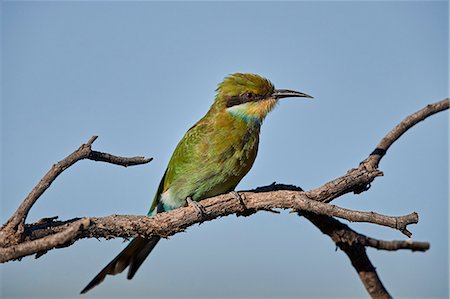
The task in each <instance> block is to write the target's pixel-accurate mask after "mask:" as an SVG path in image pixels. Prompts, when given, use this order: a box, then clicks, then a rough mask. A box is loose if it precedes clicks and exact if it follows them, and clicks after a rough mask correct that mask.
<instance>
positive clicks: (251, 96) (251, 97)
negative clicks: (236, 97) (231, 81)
mask: <svg viewBox="0 0 450 299" xmlns="http://www.w3.org/2000/svg"><path fill="white" fill-rule="evenodd" d="M245 97H246V98H247V99H253V98H254V97H255V95H254V94H253V93H251V92H246V93H245Z"/></svg>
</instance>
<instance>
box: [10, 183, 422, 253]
mask: <svg viewBox="0 0 450 299" xmlns="http://www.w3.org/2000/svg"><path fill="white" fill-rule="evenodd" d="M241 196H243V198H245V203H244V205H243V203H242V202H240V201H239V200H237V199H236V197H235V196H234V195H233V194H224V195H219V196H216V197H212V198H209V199H205V200H203V201H202V202H201V204H200V203H198V205H201V207H202V209H203V213H199V212H198V211H197V210H196V209H195V207H192V206H188V207H184V208H179V209H175V210H172V211H169V212H166V213H161V214H157V215H156V216H153V217H147V216H127V215H112V216H106V217H102V218H97V217H92V218H89V222H90V225H89V227H87V228H84V229H83V231H80V233H79V234H78V235H76V236H75V237H74V238H73V240H72V241H73V242H75V241H76V240H79V239H81V238H108V239H109V238H115V237H122V238H130V237H137V236H140V237H145V238H149V237H150V236H152V235H158V236H161V237H169V236H172V235H174V234H176V233H179V232H181V231H184V230H185V229H186V228H188V227H189V226H192V225H194V224H196V223H202V222H204V221H209V220H213V219H216V218H218V217H223V216H227V215H230V214H236V215H246V216H249V215H251V214H254V213H256V212H258V211H266V210H271V209H274V208H281V209H295V210H301V211H305V212H313V213H315V214H322V215H329V216H336V217H340V218H344V219H347V220H350V221H358V222H371V223H375V224H379V225H384V226H388V227H392V228H395V229H399V230H401V231H403V230H406V229H405V227H406V225H408V224H411V223H417V221H418V218H417V214H416V213H412V214H409V215H406V216H400V217H392V216H384V215H381V214H376V213H373V212H359V211H351V210H348V209H344V208H341V207H338V206H334V205H329V204H325V203H321V202H317V201H314V200H311V199H307V198H306V197H305V196H304V194H303V192H298V191H283V190H280V191H272V192H258V193H251V192H245V193H242V194H241ZM52 220H53V219H52V218H50V221H49V222H47V223H45V222H44V221H40V222H39V223H37V224H35V225H30V226H28V227H27V229H26V232H27V235H28V237H27V238H26V239H27V240H30V241H34V240H36V239H37V238H43V237H47V236H51V235H52V234H55V233H62V232H64V231H65V230H66V229H67V227H66V225H67V223H68V222H60V223H58V224H57V223H54V222H53V221H52ZM75 220H76V219H75ZM72 221H73V220H72ZM72 221H70V222H72ZM43 222H44V223H43ZM399 224H400V225H399ZM42 250H47V249H42V248H36V250H35V252H34V253H36V252H39V251H42ZM9 257H10V258H9V260H10V259H16V258H20V257H23V255H20V254H19V253H14V254H11V255H9ZM7 260H8V259H5V261H7Z"/></svg>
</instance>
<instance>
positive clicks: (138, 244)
mask: <svg viewBox="0 0 450 299" xmlns="http://www.w3.org/2000/svg"><path fill="white" fill-rule="evenodd" d="M160 239H161V238H160V237H158V236H154V237H151V238H150V239H144V238H139V237H138V238H135V239H134V240H133V241H131V242H130V244H128V246H127V247H125V249H124V250H122V251H121V252H120V253H119V254H118V255H117V256H116V257H115V258H114V259H113V260H112V261H111V262H110V263H109V264H108V265H106V267H105V268H103V269H102V271H100V273H98V274H97V276H95V277H94V278H93V279H92V280H91V282H89V283H88V285H87V286H86V287H85V288H84V289H83V290H82V291H81V294H84V293H86V292H88V291H89V290H90V289H92V288H94V287H95V286H97V285H98V284H100V283H101V282H102V281H103V280H104V279H105V277H106V275H116V274H118V273H121V272H122V271H123V270H125V268H126V267H128V266H130V268H129V269H128V275H127V278H128V279H132V278H133V276H134V274H136V271H137V270H138V269H139V267H140V266H141V265H142V263H143V262H144V260H145V259H146V258H147V256H148V255H149V254H150V252H151V251H152V250H153V248H154V247H155V246H156V244H157V243H158V241H159V240H160Z"/></svg>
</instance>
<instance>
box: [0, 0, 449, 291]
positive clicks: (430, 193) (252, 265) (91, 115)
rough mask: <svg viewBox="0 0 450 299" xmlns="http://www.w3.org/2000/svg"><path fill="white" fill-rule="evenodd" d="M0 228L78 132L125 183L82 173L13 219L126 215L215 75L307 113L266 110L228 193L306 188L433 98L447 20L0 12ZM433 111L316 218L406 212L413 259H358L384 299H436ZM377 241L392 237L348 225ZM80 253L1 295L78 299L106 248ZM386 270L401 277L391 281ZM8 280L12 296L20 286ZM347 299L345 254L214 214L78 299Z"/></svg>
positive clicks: (291, 9) (172, 6) (443, 210)
mask: <svg viewBox="0 0 450 299" xmlns="http://www.w3.org/2000/svg"><path fill="white" fill-rule="evenodd" d="M1 26H2V30H1V33H2V36H1V51H2V67H1V70H2V73H1V75H2V79H1V84H2V89H1V90H2V94H1V96H2V100H1V126H2V130H1V132H2V147H1V151H2V161H1V163H2V165H1V170H2V172H1V175H2V180H1V181H2V190H1V192H2V193H1V222H2V223H3V222H5V221H6V219H7V217H8V216H9V215H10V214H11V213H12V212H13V211H14V210H15V208H17V206H18V205H19V203H20V202H21V201H22V199H23V198H24V197H25V196H26V195H27V193H28V192H29V191H30V190H31V189H32V187H33V186H34V185H35V184H36V183H37V182H38V181H39V179H40V178H41V177H42V176H43V175H44V174H45V172H46V171H47V170H48V169H49V168H50V166H51V165H52V164H53V163H55V162H56V161H58V160H60V159H62V158H63V157H64V156H66V155H67V154H68V153H70V152H71V151H73V150H74V149H75V148H77V147H78V146H79V145H80V144H82V143H83V142H86V141H87V140H88V139H89V138H90V137H91V136H92V135H99V136H100V137H99V139H98V140H97V141H96V142H95V144H94V149H96V150H100V151H106V152H110V153H113V154H117V155H124V156H134V155H145V156H151V157H154V161H153V162H151V163H150V164H148V165H145V166H136V167H130V168H121V167H118V166H113V165H107V164H104V163H96V162H92V161H82V162H80V163H78V164H76V165H75V166H73V167H72V168H70V169H69V170H67V171H66V172H64V173H63V174H62V175H61V176H60V177H59V178H58V179H57V181H56V182H55V183H54V184H53V185H52V186H51V188H50V189H49V190H48V191H47V192H46V193H45V194H44V196H43V197H42V198H41V199H40V200H39V201H38V203H37V204H36V205H35V206H34V208H33V209H32V211H31V213H30V215H29V218H28V221H35V220H37V219H40V218H43V217H49V216H55V215H58V216H60V218H61V219H67V218H72V217H79V216H103V215H109V214H145V213H146V212H147V210H148V208H149V205H150V202H151V200H152V198H153V195H154V192H155V190H156V188H157V185H158V183H159V180H160V178H161V176H162V174H163V172H164V169H165V166H166V164H167V162H168V160H169V158H170V155H171V153H172V151H173V149H174V147H175V146H176V144H177V142H178V140H179V139H180V138H181V137H182V136H183V134H184V132H185V131H186V130H187V129H188V128H190V126H191V125H192V124H193V123H195V122H196V121H197V120H198V119H199V118H200V117H202V115H203V114H205V113H206V111H207V110H208V108H209V106H210V105H211V103H212V100H213V97H214V89H215V88H216V85H217V83H219V82H220V81H221V80H222V79H223V77H224V76H226V75H227V74H230V73H234V72H252V73H258V74H260V75H263V76H265V77H267V78H269V79H270V80H271V81H272V82H273V83H274V84H275V86H276V87H277V88H288V89H294V90H299V91H303V92H305V93H308V94H311V95H313V96H314V97H315V100H314V101H301V100H296V99H290V100H284V101H282V102H281V103H280V105H279V106H278V107H277V108H276V109H275V110H274V111H273V112H272V113H271V114H270V115H269V116H268V117H267V119H266V121H265V123H264V125H263V127H262V132H261V143H260V151H259V154H258V157H257V160H256V162H255V165H254V166H253V168H252V170H251V171H250V173H249V174H248V175H247V176H246V177H245V178H244V179H243V180H242V182H241V183H240V185H239V186H238V189H250V188H254V187H257V186H262V185H267V184H270V183H272V182H273V181H277V182H280V183H287V184H295V185H299V186H301V187H303V188H304V189H310V188H314V187H318V186H320V185H322V184H323V183H325V182H326V181H328V180H330V179H333V178H335V177H336V176H339V175H342V174H344V173H345V172H346V171H347V170H348V169H350V168H352V167H355V166H357V165H358V163H359V162H360V161H361V160H362V159H364V158H365V157H366V156H367V155H368V154H369V153H370V152H371V151H372V150H373V148H374V146H375V145H376V143H377V142H378V141H379V139H380V138H382V137H383V136H384V134H386V133H387V132H388V130H390V129H391V128H392V127H393V126H394V125H395V124H397V123H398V122H399V121H400V120H401V119H402V118H403V117H405V116H407V115H408V114H410V113H412V112H414V111H416V110H418V109H420V108H422V107H423V106H425V105H426V104H428V103H431V102H435V101H438V100H441V99H443V98H444V97H447V96H448V79H449V78H448V36H449V32H448V3H447V2H444V1H427V2H418V1H417V2H416V1H415V2H409V1H401V2H388V1H382V2H337V1H336V2H281V3H278V2H215V3H213V2H167V3H163V2H16V1H3V2H1ZM448 136H449V132H448V112H445V113H441V114H439V115H436V116H433V117H432V118H430V119H427V120H426V121H425V122H423V123H420V124H419V125H417V127H414V128H413V129H412V130H411V131H409V132H408V133H407V134H405V135H404V136H403V137H402V138H401V139H400V140H399V141H398V142H397V143H395V145H394V146H393V147H392V148H391V150H390V151H389V152H388V154H387V156H386V157H385V158H384V159H383V161H382V163H381V165H380V168H381V170H383V171H384V173H385V176H384V177H381V178H377V179H376V181H375V182H374V183H373V184H372V188H371V189H370V190H369V191H368V192H365V193H362V194H360V195H346V196H344V197H342V198H340V199H337V200H335V202H334V203H335V204H338V205H341V206H344V207H347V208H352V209H360V210H365V211H370V210H373V211H377V212H380V213H386V214H389V215H401V214H407V213H410V212H412V211H416V212H418V213H419V215H420V222H419V224H417V225H413V226H411V227H410V230H411V231H412V232H413V239H414V240H421V241H430V242H431V249H430V250H429V251H428V252H426V253H412V252H407V251H402V252H378V251H376V250H373V249H369V250H368V254H369V256H370V258H371V259H372V262H373V263H374V265H375V266H376V267H377V270H378V273H379V275H380V276H381V279H382V280H383V282H384V283H385V286H386V287H387V289H388V290H389V291H390V292H391V294H392V295H393V296H395V297H400V298H402V297H403V298H411V297H420V298H426V297H427V298H431V297H434V298H447V297H448V279H449V277H448V264H449V263H448V232H449V230H448V220H449V219H448V214H449V205H448V195H449V194H448V181H449V177H448V145H449V143H448ZM351 227H353V228H354V229H356V230H358V231H359V232H361V233H365V234H368V235H370V236H373V237H377V238H382V239H404V236H403V235H402V234H400V233H399V232H397V231H393V230H390V229H387V228H382V227H375V226H373V225H368V224H351ZM124 245H125V244H124V243H122V241H121V240H113V241H105V240H101V242H99V241H97V240H92V239H90V240H82V241H79V242H77V243H76V244H75V245H73V246H71V247H70V248H66V249H61V250H54V251H51V252H49V253H48V254H46V255H45V256H43V257H42V258H40V259H38V260H35V259H34V258H32V257H28V258H24V259H23V260H22V261H21V262H10V263H7V264H3V265H1V266H0V271H1V272H0V273H1V276H2V277H1V282H2V284H1V292H0V294H1V297H2V298H79V296H78V293H79V291H80V290H81V289H82V288H83V287H84V286H85V284H86V283H87V282H88V281H89V280H90V279H91V278H92V277H93V276H94V275H95V274H96V273H97V272H98V271H99V270H100V269H101V268H102V267H103V266H104V265H105V264H106V263H107V262H109V260H110V259H111V258H113V257H114V256H115V255H116V254H117V253H118V252H119V251H120V250H121V249H122V248H123V247H124ZM400 273H401V275H399V274H400ZM24 281H25V282H26V283H24ZM200 295H201V296H204V297H209V298H213V297H235V298H248V297H258V298H263V297H266V298H271V297H277V298H289V297H295V298H299V297H305V298H306V297H316V298H318V297H320V298H329V297H333V296H336V295H338V296H341V297H343V298H351V297H357V298H359V297H366V296H367V295H366V291H365V289H364V288H363V286H362V284H361V282H360V281H359V279H358V276H357V274H356V273H355V271H354V270H353V268H352V267H351V265H350V263H349V261H348V260H347V258H346V256H345V255H344V254H343V253H342V252H340V251H335V246H334V244H333V243H332V242H331V241H330V240H329V239H328V237H326V236H324V235H322V234H321V233H320V232H319V231H318V230H317V229H316V228H315V227H313V226H312V225H311V224H310V223H308V222H307V221H306V220H305V219H301V218H298V217H296V216H294V215H292V214H288V213H286V212H284V213H282V215H272V214H264V213H260V214H258V215H255V216H252V217H248V218H242V217H240V218H237V217H234V216H230V217H226V218H222V219H219V220H217V221H214V222H208V223H205V224H203V225H200V226H194V227H192V228H190V229H189V230H188V232H187V233H183V234H179V235H176V236H174V237H172V238H171V239H170V240H169V241H163V242H161V243H160V244H159V245H158V247H157V248H156V249H155V251H154V252H153V253H152V255H151V256H150V257H149V259H148V260H147V261H146V262H145V263H144V265H143V266H142V268H141V269H140V270H139V272H138V273H137V275H136V277H135V278H134V279H133V280H132V281H128V280H126V279H125V276H124V275H121V276H116V277H108V279H107V280H106V281H105V282H104V283H103V284H102V285H101V286H99V287H98V288H96V289H95V290H93V291H92V292H90V293H88V294H87V295H86V296H85V297H86V298H102V297H116V298H124V297H127V298H144V297H146V298H147V297H149V296H150V297H151V298H182V297H193V298H198V297H199V296H200Z"/></svg>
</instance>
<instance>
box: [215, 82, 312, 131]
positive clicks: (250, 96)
mask: <svg viewBox="0 0 450 299" xmlns="http://www.w3.org/2000/svg"><path fill="white" fill-rule="evenodd" d="M216 91H217V95H216V100H215V102H214V105H213V106H215V107H216V108H217V109H220V110H226V111H227V112H228V113H230V114H231V115H233V116H235V117H239V118H241V119H244V120H245V121H247V122H249V121H253V122H258V123H261V122H262V121H263V120H264V118H265V117H266V115H267V113H269V112H270V111H271V110H272V109H273V108H274V107H275V105H276V104H277V102H278V100H279V99H282V98H287V97H303V98H312V97H311V96H309V95H307V94H304V93H301V92H298V91H293V90H287V89H275V87H274V86H273V84H272V83H271V82H270V81H269V80H267V79H265V78H263V77H261V76H259V75H255V74H241V73H236V74H231V75H229V76H228V77H226V78H225V79H224V80H223V81H222V82H221V83H219V86H218V87H217V89H216Z"/></svg>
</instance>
